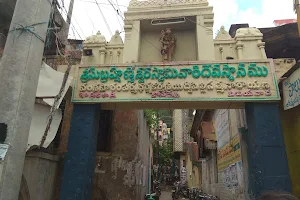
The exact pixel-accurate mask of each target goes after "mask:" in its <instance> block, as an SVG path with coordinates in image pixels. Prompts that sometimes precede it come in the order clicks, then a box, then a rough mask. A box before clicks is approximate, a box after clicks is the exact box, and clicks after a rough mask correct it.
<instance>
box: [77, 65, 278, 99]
mask: <svg viewBox="0 0 300 200" xmlns="http://www.w3.org/2000/svg"><path fill="white" fill-rule="evenodd" d="M279 99H280V96H279V93H278V87H277V83H276V78H275V74H274V69H273V64H272V61H270V60H264V61H256V62H238V63H237V62H227V61H226V62H224V61H220V62H216V63H200V62H194V63H192V62H189V63H171V64H168V65H167V64H157V65H154V64H151V65H139V64H136V65H134V66H133V65H131V66H129V65H117V66H81V67H79V69H78V73H77V80H76V82H75V89H74V91H73V102H86V103H88V102H90V103H93V102H139V101H143V102H147V101H161V102H162V101H267V100H279Z"/></svg>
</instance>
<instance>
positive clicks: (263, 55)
mask: <svg viewBox="0 0 300 200" xmlns="http://www.w3.org/2000/svg"><path fill="white" fill-rule="evenodd" d="M257 46H258V48H259V50H260V52H261V58H262V59H267V54H266V51H265V42H262V41H259V42H258V44H257Z"/></svg>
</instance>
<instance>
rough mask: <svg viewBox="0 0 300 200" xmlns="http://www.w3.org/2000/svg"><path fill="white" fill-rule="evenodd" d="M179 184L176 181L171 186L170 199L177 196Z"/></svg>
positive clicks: (173, 199)
mask: <svg viewBox="0 0 300 200" xmlns="http://www.w3.org/2000/svg"><path fill="white" fill-rule="evenodd" d="M179 185H180V182H179V181H176V182H175V183H174V184H173V186H172V200H175V199H178V198H179Z"/></svg>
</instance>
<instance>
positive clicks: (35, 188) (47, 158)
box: [23, 152, 58, 200]
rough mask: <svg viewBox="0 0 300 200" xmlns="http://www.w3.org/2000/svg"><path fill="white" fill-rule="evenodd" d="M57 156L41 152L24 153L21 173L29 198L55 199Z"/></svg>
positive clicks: (37, 199) (36, 199)
mask: <svg viewBox="0 0 300 200" xmlns="http://www.w3.org/2000/svg"><path fill="white" fill-rule="evenodd" d="M57 170H58V157H57V156H54V155H50V154H47V153H43V152H28V153H27V154H26V159H25V164H24V169H23V175H24V178H25V180H26V183H27V187H28V191H29V195H30V200H41V199H43V200H53V199H55V189H56V177H57Z"/></svg>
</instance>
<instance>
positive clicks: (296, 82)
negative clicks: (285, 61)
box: [282, 69, 300, 110]
mask: <svg viewBox="0 0 300 200" xmlns="http://www.w3.org/2000/svg"><path fill="white" fill-rule="evenodd" d="M282 89H283V107H284V110H288V109H291V108H294V107H296V106H298V105H300V69H297V70H296V71H295V72H294V73H293V74H292V75H291V76H290V77H289V78H287V79H286V80H284V81H283V87H282Z"/></svg>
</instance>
